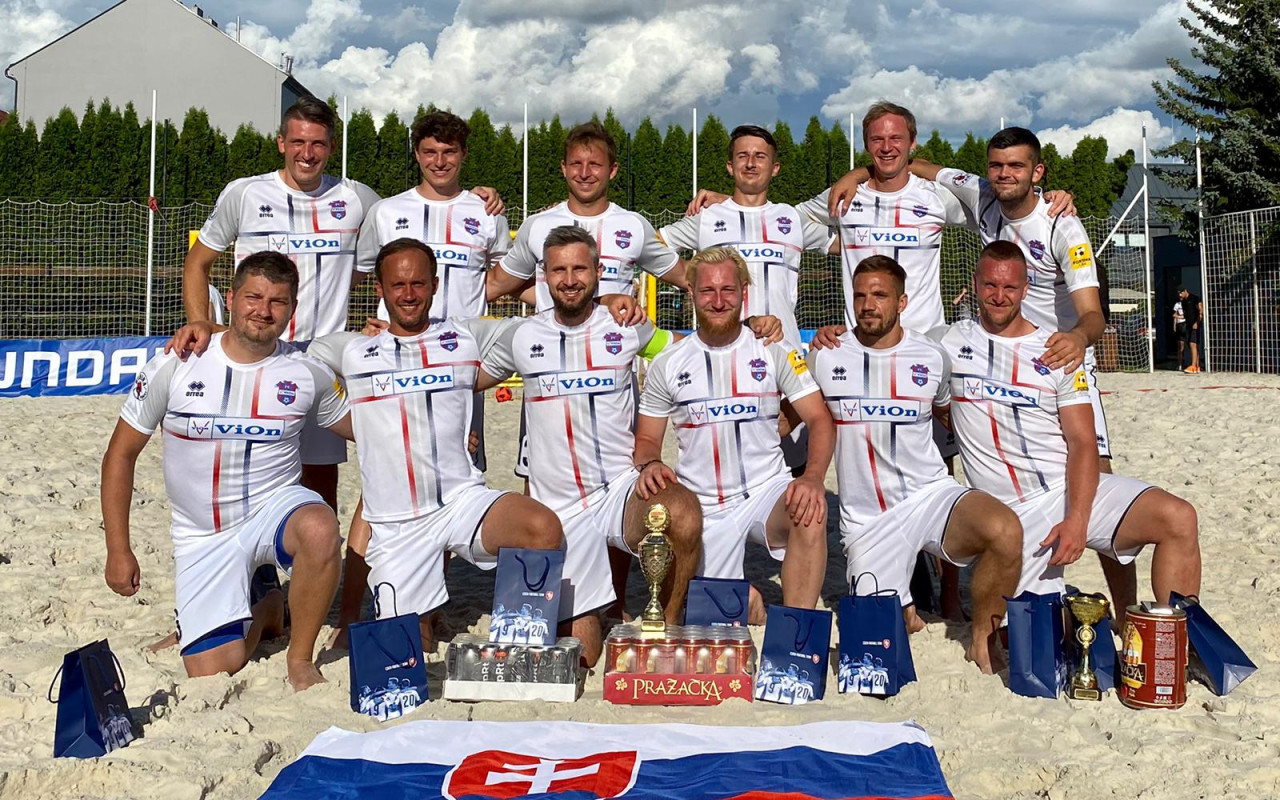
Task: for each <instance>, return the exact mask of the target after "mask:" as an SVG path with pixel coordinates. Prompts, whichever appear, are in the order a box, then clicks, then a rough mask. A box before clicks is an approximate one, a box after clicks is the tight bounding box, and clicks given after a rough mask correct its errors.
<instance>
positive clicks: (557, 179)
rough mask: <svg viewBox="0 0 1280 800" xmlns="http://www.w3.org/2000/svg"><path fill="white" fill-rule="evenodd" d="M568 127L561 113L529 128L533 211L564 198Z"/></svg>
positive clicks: (530, 188)
mask: <svg viewBox="0 0 1280 800" xmlns="http://www.w3.org/2000/svg"><path fill="white" fill-rule="evenodd" d="M567 136H568V131H566V130H565V127H564V125H563V124H562V123H561V122H560V115H559V114H557V115H556V116H554V117H552V118H551V122H550V123H546V122H544V123H542V124H541V125H539V126H538V127H537V128H534V129H532V130H530V131H529V213H533V212H534V211H537V210H540V209H543V208H546V207H547V206H550V205H553V204H555V203H558V202H560V201H561V200H564V198H565V194H566V192H565V186H564V173H563V172H562V171H561V170H560V164H561V163H562V162H563V161H564V140H565V138H566V137H567Z"/></svg>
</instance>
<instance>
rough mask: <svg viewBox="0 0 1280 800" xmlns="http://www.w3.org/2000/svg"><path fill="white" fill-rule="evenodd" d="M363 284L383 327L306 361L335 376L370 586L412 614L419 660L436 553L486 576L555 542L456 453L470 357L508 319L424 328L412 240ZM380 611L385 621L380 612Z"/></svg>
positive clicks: (426, 296)
mask: <svg viewBox="0 0 1280 800" xmlns="http://www.w3.org/2000/svg"><path fill="white" fill-rule="evenodd" d="M374 275H375V276H376V280H377V290H378V295H379V297H381V298H382V299H383V300H384V301H385V302H386V305H387V313H388V315H389V316H390V317H391V324H390V326H389V327H388V328H387V329H386V330H385V331H382V332H381V333H379V334H378V335H377V336H375V337H373V338H368V337H365V336H362V335H360V334H354V333H338V334H333V335H330V336H327V337H325V338H324V339H321V340H319V341H317V342H315V343H314V344H313V345H312V347H311V350H310V352H312V354H313V355H315V356H316V357H317V358H320V359H322V360H323V361H325V363H327V364H330V365H336V366H337V367H338V372H339V373H340V374H341V375H342V376H343V379H344V380H345V381H346V386H347V391H348V393H349V394H350V397H351V404H352V421H353V426H354V428H355V436H356V454H357V457H358V459H359V462H360V478H361V481H362V483H363V485H364V495H365V506H364V518H365V519H367V520H368V521H369V523H370V526H371V527H372V529H373V534H372V537H371V539H370V541H369V548H368V556H367V557H368V563H369V578H368V580H369V585H370V586H376V585H378V584H380V583H384V582H385V583H390V584H391V585H392V586H394V587H395V590H396V606H397V608H398V612H399V613H405V612H412V613H415V614H418V615H419V620H420V627H421V629H422V641H423V647H424V648H425V650H426V651H427V652H430V651H431V650H432V648H433V635H432V628H431V616H430V615H431V613H432V612H433V611H434V610H436V609H437V608H439V607H440V606H441V605H443V604H444V603H445V601H447V600H448V599H449V593H448V591H447V590H446V588H445V582H444V564H443V560H444V552H445V551H451V552H453V553H456V554H457V555H460V556H461V557H463V558H465V559H467V560H468V561H470V562H471V563H473V564H475V565H476V566H478V567H480V568H481V569H492V568H493V567H495V566H496V565H497V558H498V550H499V549H500V548H502V547H532V548H539V549H555V548H558V547H560V546H561V545H562V542H563V536H562V534H561V529H560V521H559V520H558V519H556V516H555V514H553V513H552V512H551V511H549V510H548V509H547V508H546V507H545V506H543V505H541V504H539V503H538V502H536V501H534V500H531V499H530V498H528V497H525V496H524V495H519V494H512V493H509V492H502V491H498V490H496V489H490V488H488V487H486V486H485V484H484V475H483V474H482V473H481V472H480V470H479V469H477V468H476V466H475V464H474V463H473V462H472V460H471V456H470V454H469V453H468V452H467V436H468V421H469V420H470V419H471V405H472V403H473V402H474V396H475V395H474V392H475V390H476V376H477V372H478V369H479V366H480V359H481V357H482V354H483V352H484V350H485V348H486V347H488V346H489V343H490V342H491V341H492V340H493V338H494V337H496V336H497V335H498V334H499V333H500V332H501V330H502V329H503V327H504V326H508V327H509V326H511V325H513V324H516V323H517V322H518V321H517V320H506V321H497V320H476V319H473V320H459V321H454V320H444V321H441V322H433V321H432V320H431V315H430V309H431V308H432V301H433V296H434V293H435V289H436V286H437V281H436V261H435V256H434V254H433V253H432V251H431V248H430V247H428V246H427V245H425V244H423V243H422V242H420V241H418V240H416V239H409V238H404V239H397V240H395V241H392V242H389V243H388V244H386V245H385V246H383V247H382V249H381V250H379V251H378V256H377V258H376V259H375V263H374ZM379 613H380V615H381V614H391V613H393V611H392V609H391V608H389V607H387V606H386V605H385V604H380V607H379Z"/></svg>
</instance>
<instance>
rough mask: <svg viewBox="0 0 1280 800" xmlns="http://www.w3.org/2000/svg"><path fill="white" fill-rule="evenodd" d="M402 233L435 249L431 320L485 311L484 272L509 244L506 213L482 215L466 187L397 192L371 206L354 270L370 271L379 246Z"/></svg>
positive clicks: (472, 316)
mask: <svg viewBox="0 0 1280 800" xmlns="http://www.w3.org/2000/svg"><path fill="white" fill-rule="evenodd" d="M402 238H410V239H417V240H418V241H420V242H425V243H426V244H427V245H428V246H429V247H430V248H431V251H432V252H433V253H435V254H436V277H437V278H439V280H440V285H439V286H438V287H437V288H436V293H435V298H434V299H433V300H432V301H431V311H430V315H431V320H432V321H433V322H439V321H440V320H442V319H475V318H476V317H482V316H484V313H485V310H486V308H487V306H488V303H487V302H486V301H485V294H484V292H485V287H484V281H485V275H486V273H487V272H488V269H489V267H490V265H492V264H495V263H497V261H498V259H500V258H502V256H504V255H506V253H507V248H508V246H509V245H510V243H511V233H510V231H509V229H508V228H507V218H506V217H503V216H489V215H488V214H486V213H485V211H484V201H483V200H481V199H480V198H479V197H477V196H476V195H474V194H472V193H471V192H462V193H461V194H459V195H457V196H456V197H454V198H452V199H449V200H428V199H427V198H425V197H423V196H422V195H421V194H420V193H419V192H418V190H417V189H410V190H408V191H407V192H401V193H400V194H398V195H396V196H395V197H388V198H387V199H385V200H379V201H378V202H377V203H374V204H373V208H372V209H370V211H369V218H368V221H367V224H365V225H364V227H362V228H361V229H360V238H359V241H358V242H357V244H356V261H357V264H358V266H359V269H360V270H361V271H362V272H372V271H373V266H374V262H375V261H376V260H377V258H378V251H379V250H380V249H381V248H382V246H383V245H385V244H386V243H387V242H392V241H395V240H396V239H402Z"/></svg>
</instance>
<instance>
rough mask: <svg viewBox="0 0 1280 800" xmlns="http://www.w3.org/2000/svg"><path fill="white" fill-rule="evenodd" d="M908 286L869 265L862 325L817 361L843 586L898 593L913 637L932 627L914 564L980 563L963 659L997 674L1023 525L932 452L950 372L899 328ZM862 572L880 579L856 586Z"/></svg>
mask: <svg viewBox="0 0 1280 800" xmlns="http://www.w3.org/2000/svg"><path fill="white" fill-rule="evenodd" d="M906 281H907V276H906V273H905V271H904V270H903V269H902V267H901V266H899V265H898V263H897V262H896V261H894V260H893V259H891V258H888V257H887V256H871V257H869V258H866V259H864V260H863V261H862V262H861V263H859V264H858V266H857V267H856V268H855V269H854V274H853V306H854V311H855V313H856V315H857V321H858V325H857V327H856V328H855V329H854V330H852V331H849V332H845V333H843V334H842V335H841V336H840V338H839V340H838V345H837V346H836V347H834V348H824V349H818V346H817V345H815V349H812V350H810V352H809V371H810V373H811V374H812V375H813V378H814V380H815V381H817V383H818V386H819V387H820V388H821V389H822V395H823V397H824V398H825V399H826V402H827V409H828V411H830V413H831V418H832V419H833V420H834V421H835V426H836V478H837V480H838V481H839V486H840V531H841V534H842V539H843V543H844V549H845V556H846V557H847V561H848V573H847V575H846V577H847V578H848V580H849V582H850V585H851V586H854V588H856V589H858V590H859V591H860V592H861V593H870V592H873V591H876V590H884V589H894V590H896V591H897V592H898V596H899V598H900V599H901V601H902V604H903V608H904V611H903V614H904V617H905V618H906V621H907V629H908V630H909V631H911V632H915V631H918V630H921V629H923V628H924V622H923V621H922V620H920V618H919V617H918V616H917V615H916V613H915V608H914V606H913V605H912V604H911V572H912V569H913V567H914V565H915V563H916V556H917V554H918V553H920V552H927V553H930V554H932V555H934V556H937V557H938V558H941V559H943V560H945V561H947V562H948V563H950V564H952V565H954V566H956V567H957V568H959V567H964V566H968V565H969V564H972V563H974V562H975V561H976V562H977V566H976V567H975V569H974V574H973V636H972V642H971V644H970V645H969V648H968V651H967V653H966V656H967V658H968V659H969V660H970V661H973V662H974V663H976V664H977V665H978V667H979V668H980V669H981V670H982V671H983V672H987V673H990V672H994V671H998V670H999V669H1001V668H1002V664H1000V663H999V660H998V649H993V648H992V646H991V645H992V642H994V641H995V631H996V628H997V627H998V626H999V624H1000V620H1001V619H1002V618H1003V617H1004V614H1005V604H1004V597H1005V596H1006V595H1012V593H1013V590H1014V588H1015V587H1016V586H1017V584H1018V575H1019V572H1020V569H1021V564H1022V526H1021V525H1020V524H1019V523H1018V518H1017V516H1016V515H1014V513H1013V512H1012V511H1010V510H1009V509H1008V508H1007V507H1005V505H1004V504H1003V503H1001V502H1000V501H999V500H997V499H995V498H994V497H992V496H991V495H989V494H987V493H985V492H981V491H974V490H971V489H967V488H965V487H963V486H961V485H960V484H958V483H957V482H956V480H955V478H953V477H952V476H951V475H949V474H948V473H947V467H946V465H945V464H943V463H942V457H941V456H940V455H939V454H938V451H937V448H935V447H933V445H932V431H933V422H932V417H933V409H934V408H935V407H940V408H942V409H944V410H945V409H946V407H947V406H948V404H949V403H950V401H951V367H950V363H949V361H948V359H947V356H946V354H945V353H943V351H942V348H941V347H940V346H939V345H937V344H936V343H935V342H933V341H932V340H930V339H929V338H928V337H927V336H925V335H924V334H920V333H916V332H915V331H911V330H907V329H905V328H903V327H902V324H901V321H900V317H901V314H902V312H903V311H905V310H906V309H907V308H908V306H909V298H908V297H907V295H906V294H905V286H906ZM864 572H870V573H871V574H873V575H875V577H876V581H875V582H874V583H873V582H872V581H865V580H864V581H862V582H861V584H854V578H855V576H857V575H859V574H861V573H864Z"/></svg>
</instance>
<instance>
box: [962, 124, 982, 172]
mask: <svg viewBox="0 0 1280 800" xmlns="http://www.w3.org/2000/svg"><path fill="white" fill-rule="evenodd" d="M955 168H956V169H962V170H964V171H965V172H970V173H972V174H974V175H986V174H987V140H986V139H982V138H977V137H975V136H974V135H973V133H972V132H970V133H966V134H965V135H964V143H962V144H961V145H960V148H959V149H958V150H956V155H955Z"/></svg>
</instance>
